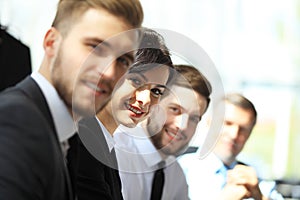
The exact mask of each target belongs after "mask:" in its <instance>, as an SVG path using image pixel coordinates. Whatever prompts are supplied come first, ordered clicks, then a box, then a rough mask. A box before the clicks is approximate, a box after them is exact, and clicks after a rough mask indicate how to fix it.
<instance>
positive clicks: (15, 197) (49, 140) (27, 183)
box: [0, 77, 73, 200]
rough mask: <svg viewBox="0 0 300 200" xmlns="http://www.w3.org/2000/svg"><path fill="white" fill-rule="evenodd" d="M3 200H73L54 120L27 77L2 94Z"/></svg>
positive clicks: (0, 189) (0, 166)
mask: <svg viewBox="0 0 300 200" xmlns="http://www.w3.org/2000/svg"><path fill="white" fill-rule="evenodd" d="M0 113H1V114H0V199H9V200H20V199H22V200H37V199H43V200H44V199H47V200H66V199H73V197H72V192H71V188H70V183H69V180H68V173H67V170H66V167H65V163H64V160H63V156H62V151H61V147H60V144H59V142H58V138H57V133H56V131H55V128H54V123H53V119H52V116H51V114H50V111H49V108H48V106H47V103H46V100H45V98H44V96H43V95H42V93H41V91H40V89H39V87H38V85H37V84H36V82H35V81H34V80H32V78H30V77H28V78H26V79H25V80H23V81H22V82H20V83H19V84H18V85H17V86H16V87H13V88H9V89H7V90H5V91H3V92H2V93H0Z"/></svg>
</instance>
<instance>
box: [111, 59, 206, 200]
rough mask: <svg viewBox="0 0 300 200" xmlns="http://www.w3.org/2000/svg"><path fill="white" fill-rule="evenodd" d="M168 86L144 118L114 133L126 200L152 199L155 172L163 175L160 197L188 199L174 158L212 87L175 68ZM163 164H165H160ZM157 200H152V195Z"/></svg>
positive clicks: (192, 129) (185, 142)
mask: <svg viewBox="0 0 300 200" xmlns="http://www.w3.org/2000/svg"><path fill="white" fill-rule="evenodd" d="M175 72H177V73H176V75H175V78H174V80H173V82H172V83H173V84H172V86H171V88H169V89H168V92H166V94H165V95H164V96H163V97H162V100H161V102H160V103H159V104H158V105H159V106H157V107H156V109H155V110H154V111H153V115H152V116H151V117H149V118H148V120H146V121H143V122H142V123H141V124H140V125H139V126H137V127H136V128H134V129H128V128H125V127H119V129H118V132H116V133H115V141H116V145H117V147H116V149H117V151H116V154H117V160H118V163H119V170H120V177H121V181H122V192H123V196H124V199H125V200H127V199H128V200H129V199H150V197H151V199H153V198H154V197H153V195H154V194H153V193H152V194H151V188H152V181H153V179H154V171H155V170H157V169H159V168H161V167H163V168H164V169H163V171H164V174H165V178H164V179H165V181H164V187H163V191H162V194H159V195H162V196H161V199H170V200H174V199H178V200H184V199H188V189H187V183H186V181H185V177H184V174H183V171H182V170H181V168H180V166H179V164H178V163H177V161H176V158H175V156H176V155H177V154H179V153H180V152H181V151H182V150H183V149H185V147H186V146H187V145H188V143H189V141H190V140H191V138H192V137H193V135H194V133H195V130H196V127H197V125H198V123H199V121H200V120H201V117H202V115H203V114H204V113H205V112H206V110H207V107H208V105H209V102H210V97H209V96H210V94H211V86H210V83H209V82H208V81H207V80H206V78H205V77H204V76H203V75H202V74H201V73H200V72H199V71H198V70H197V69H196V68H194V67H191V66H186V65H177V66H175ZM162 161H164V163H165V164H164V165H163V166H160V163H161V162H162ZM155 199H157V197H155Z"/></svg>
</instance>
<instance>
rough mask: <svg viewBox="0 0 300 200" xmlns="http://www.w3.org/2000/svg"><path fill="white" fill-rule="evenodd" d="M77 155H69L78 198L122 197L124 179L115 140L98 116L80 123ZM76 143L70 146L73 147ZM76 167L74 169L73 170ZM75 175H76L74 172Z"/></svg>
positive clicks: (115, 199) (110, 199) (114, 199)
mask: <svg viewBox="0 0 300 200" xmlns="http://www.w3.org/2000/svg"><path fill="white" fill-rule="evenodd" d="M78 134H79V137H80V140H79V142H78V146H77V148H78V154H77V156H76V157H74V156H69V155H68V165H69V164H70V165H75V166H69V167H70V168H72V169H73V172H75V178H73V179H75V180H76V186H75V190H76V193H77V197H78V200H93V199H95V200H99V199H101V200H121V199H123V198H122V193H121V180H120V176H119V172H118V164H117V160H116V155H115V153H114V149H113V139H112V137H111V135H110V134H109V132H108V131H107V130H106V129H105V127H104V126H103V125H102V123H101V122H100V121H99V120H98V119H97V118H96V117H90V118H84V119H82V120H81V121H79V123H78ZM72 148H73V146H72V145H71V149H72ZM74 169H75V170H74ZM72 176H73V177H74V174H73V175H72Z"/></svg>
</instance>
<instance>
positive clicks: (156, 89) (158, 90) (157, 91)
mask: <svg viewBox="0 0 300 200" xmlns="http://www.w3.org/2000/svg"><path fill="white" fill-rule="evenodd" d="M151 93H152V94H153V95H154V96H155V97H159V96H161V95H163V91H161V90H160V89H158V88H153V89H151Z"/></svg>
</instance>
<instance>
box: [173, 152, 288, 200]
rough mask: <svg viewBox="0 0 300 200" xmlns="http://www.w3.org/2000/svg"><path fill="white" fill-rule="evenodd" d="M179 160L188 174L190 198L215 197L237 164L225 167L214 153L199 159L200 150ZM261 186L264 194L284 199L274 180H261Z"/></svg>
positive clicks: (276, 198)
mask: <svg viewBox="0 0 300 200" xmlns="http://www.w3.org/2000/svg"><path fill="white" fill-rule="evenodd" d="M178 162H179V164H180V165H181V167H182V169H183V171H184V173H185V175H186V180H187V183H188V185H189V198H190V199H192V200H193V199H195V200H196V199H215V198H216V197H217V196H218V195H219V193H220V191H221V190H222V188H223V186H224V183H225V182H226V180H225V179H226V173H227V170H228V169H232V168H234V167H235V165H236V164H237V162H234V163H232V164H231V165H230V166H229V167H225V166H224V164H223V163H222V161H221V160H220V159H219V158H218V157H217V156H216V155H215V154H213V153H211V154H209V155H208V156H207V157H206V158H204V159H199V151H198V152H196V153H189V154H185V155H183V156H181V157H180V158H179V160H178ZM259 187H260V190H261V192H262V194H263V195H264V196H267V197H269V198H270V199H273V200H283V197H282V195H281V194H279V193H278V192H277V191H276V190H275V182H274V181H263V180H260V182H259ZM250 199H251V198H250Z"/></svg>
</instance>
